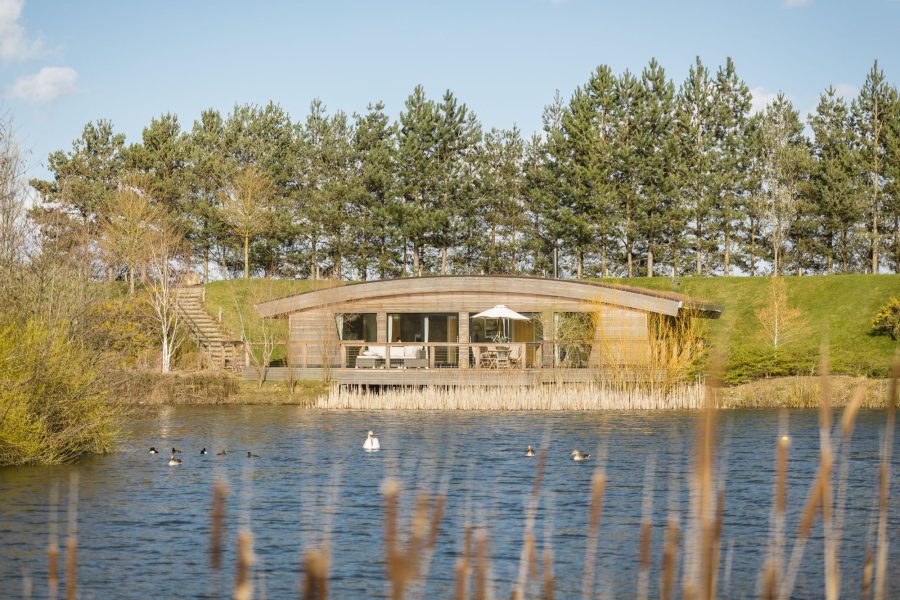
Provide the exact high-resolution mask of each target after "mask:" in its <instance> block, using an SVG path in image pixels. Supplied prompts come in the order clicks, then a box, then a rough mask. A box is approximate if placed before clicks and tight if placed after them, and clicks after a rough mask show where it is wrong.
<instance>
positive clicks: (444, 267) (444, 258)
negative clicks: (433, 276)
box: [441, 246, 447, 275]
mask: <svg viewBox="0 0 900 600" xmlns="http://www.w3.org/2000/svg"><path fill="white" fill-rule="evenodd" d="M446 274H447V246H444V247H443V248H441V275H446Z"/></svg>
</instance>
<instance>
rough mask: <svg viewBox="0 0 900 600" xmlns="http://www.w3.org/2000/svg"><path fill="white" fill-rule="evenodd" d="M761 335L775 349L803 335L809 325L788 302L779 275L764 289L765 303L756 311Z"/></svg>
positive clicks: (799, 311) (785, 290) (798, 310)
mask: <svg viewBox="0 0 900 600" xmlns="http://www.w3.org/2000/svg"><path fill="white" fill-rule="evenodd" d="M756 318H757V319H758V320H759V324H760V326H761V335H763V336H764V338H765V340H766V342H767V343H768V344H770V345H771V346H772V348H774V349H775V350H778V349H779V348H781V347H783V346H786V345H788V344H790V343H792V342H795V341H797V340H800V339H802V338H803V336H805V335H806V334H807V333H808V331H809V327H808V325H807V322H806V317H804V316H803V311H802V310H800V309H799V308H792V307H791V306H790V305H789V304H788V299H787V287H786V286H785V283H784V279H782V278H781V277H777V276H775V277H772V278H771V281H770V282H769V288H768V290H766V304H765V305H764V306H763V307H762V308H760V309H759V310H757V311H756Z"/></svg>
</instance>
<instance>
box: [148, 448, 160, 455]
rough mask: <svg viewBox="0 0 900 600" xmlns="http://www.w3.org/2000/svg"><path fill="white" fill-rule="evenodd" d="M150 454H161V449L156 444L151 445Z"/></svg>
mask: <svg viewBox="0 0 900 600" xmlns="http://www.w3.org/2000/svg"><path fill="white" fill-rule="evenodd" d="M150 454H159V450H157V449H156V447H155V446H150Z"/></svg>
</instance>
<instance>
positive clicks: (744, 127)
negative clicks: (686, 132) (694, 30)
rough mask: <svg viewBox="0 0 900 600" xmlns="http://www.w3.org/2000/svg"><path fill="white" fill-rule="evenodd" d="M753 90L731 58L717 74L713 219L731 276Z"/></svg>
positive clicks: (724, 268) (744, 187)
mask: <svg viewBox="0 0 900 600" xmlns="http://www.w3.org/2000/svg"><path fill="white" fill-rule="evenodd" d="M749 113H750V90H749V89H748V88H747V84H745V83H744V82H743V81H742V80H741V79H740V78H739V77H738V76H737V72H736V70H735V67H734V62H733V61H732V60H731V58H730V57H729V58H728V59H727V60H726V62H725V66H723V67H720V68H719V70H718V72H717V73H716V79H715V84H714V91H713V123H714V125H713V127H714V139H715V153H714V159H713V165H712V172H713V173H714V179H713V185H712V187H713V191H714V204H713V209H712V216H713V220H714V221H715V224H716V228H717V229H718V231H717V232H716V233H717V237H718V240H719V246H720V248H721V252H722V258H721V267H722V272H723V274H725V275H731V267H732V262H733V254H734V245H735V240H736V239H737V238H738V236H739V234H740V228H741V222H742V214H741V212H742V211H741V205H742V203H743V202H744V200H745V198H746V196H747V188H748V181H747V173H748V166H749V156H748V154H747V148H748V143H747V136H748V118H749Z"/></svg>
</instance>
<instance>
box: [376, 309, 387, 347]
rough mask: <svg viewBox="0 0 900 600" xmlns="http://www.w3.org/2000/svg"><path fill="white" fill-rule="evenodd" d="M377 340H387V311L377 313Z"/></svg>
mask: <svg viewBox="0 0 900 600" xmlns="http://www.w3.org/2000/svg"><path fill="white" fill-rule="evenodd" d="M375 341H376V342H387V341H388V339H387V313H384V312H380V313H375Z"/></svg>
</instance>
